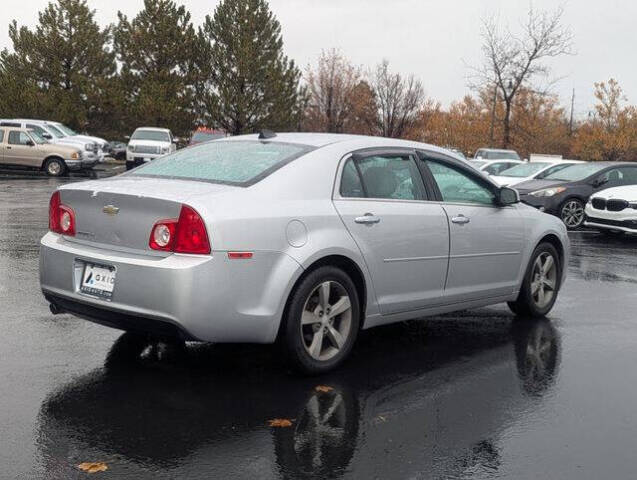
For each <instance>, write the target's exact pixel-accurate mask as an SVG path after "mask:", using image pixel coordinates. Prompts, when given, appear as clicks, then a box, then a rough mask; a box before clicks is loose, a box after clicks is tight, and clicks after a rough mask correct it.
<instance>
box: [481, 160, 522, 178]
mask: <svg viewBox="0 0 637 480" xmlns="http://www.w3.org/2000/svg"><path fill="white" fill-rule="evenodd" d="M521 163H525V162H522V160H471V165H473V166H474V167H475V168H477V169H478V170H480V171H482V172H484V173H485V174H487V175H496V176H497V175H500V174H501V173H502V172H504V171H505V170H508V169H509V168H513V167H515V166H516V165H520V164H521Z"/></svg>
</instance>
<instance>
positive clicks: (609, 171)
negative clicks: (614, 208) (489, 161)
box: [515, 162, 637, 229]
mask: <svg viewBox="0 0 637 480" xmlns="http://www.w3.org/2000/svg"><path fill="white" fill-rule="evenodd" d="M636 184H637V163H627V162H592V163H578V164H577V165H572V166H570V167H566V168H564V169H562V170H559V171H557V172H554V173H552V174H550V175H548V176H546V177H545V178H543V179H541V180H538V179H534V180H529V181H526V182H522V183H519V184H517V185H516V186H515V188H516V190H517V191H518V192H519V193H520V200H522V201H523V202H524V203H526V204H528V205H531V206H533V207H535V208H538V209H540V210H542V211H543V212H546V213H550V214H552V215H556V216H558V217H560V218H561V219H562V221H563V222H564V224H565V225H566V226H567V227H568V228H570V229H575V228H578V227H580V226H581V225H582V223H584V206H585V205H586V202H587V201H588V199H589V197H590V196H591V195H592V194H593V193H595V192H597V191H599V190H604V189H606V188H611V187H618V186H620V185H636Z"/></svg>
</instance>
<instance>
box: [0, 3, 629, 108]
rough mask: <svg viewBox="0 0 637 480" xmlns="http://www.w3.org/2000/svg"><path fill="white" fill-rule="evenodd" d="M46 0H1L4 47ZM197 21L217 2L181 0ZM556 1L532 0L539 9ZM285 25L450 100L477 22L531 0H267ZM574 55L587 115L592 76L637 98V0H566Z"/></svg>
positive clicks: (509, 15) (568, 75)
mask: <svg viewBox="0 0 637 480" xmlns="http://www.w3.org/2000/svg"><path fill="white" fill-rule="evenodd" d="M47 3H48V0H2V7H3V8H2V16H1V17H0V48H4V47H11V42H10V40H9V38H8V23H9V21H10V20H12V19H16V20H17V21H18V24H20V25H28V26H33V25H35V24H36V23H37V13H36V12H37V11H39V10H41V9H43V8H44V7H45V6H46V4H47ZM177 3H181V4H184V5H186V7H187V8H188V9H189V10H190V12H191V13H192V17H193V21H194V23H195V24H197V25H198V24H200V23H202V21H203V19H204V18H205V16H206V14H211V13H212V12H213V10H214V7H215V5H216V4H217V3H218V1H217V0H181V1H180V0H177ZM89 5H90V6H91V7H92V8H93V9H95V10H96V17H97V20H98V22H100V23H102V24H107V23H111V22H114V21H116V19H117V11H118V10H121V11H122V12H124V13H125V14H126V15H128V16H129V17H132V16H134V15H135V14H136V12H137V11H139V10H140V9H141V8H142V6H143V0H89ZM555 5H556V2H555V1H551V0H534V6H535V7H536V8H554V6H555ZM270 6H271V8H272V10H273V11H274V13H275V15H276V16H277V17H278V19H279V21H280V22H281V24H282V28H283V40H284V43H285V50H286V53H287V55H288V56H289V57H291V58H293V59H294V60H295V61H296V62H297V63H298V64H299V65H300V66H302V67H303V68H305V66H306V65H307V64H308V63H314V62H315V61H316V59H317V57H318V55H319V54H320V52H321V50H322V49H328V48H331V47H338V48H340V49H341V50H342V51H343V53H344V54H345V55H346V56H347V57H349V58H350V59H351V60H352V61H353V62H354V63H356V64H360V65H363V66H371V65H374V64H376V63H377V62H378V61H380V60H381V59H382V58H387V59H388V60H389V61H390V64H391V66H392V68H393V69H396V70H398V71H400V72H402V73H414V74H416V76H418V77H419V78H420V79H421V81H422V83H423V85H424V86H425V88H426V91H427V94H428V95H429V96H431V97H433V98H435V99H438V100H440V101H441V102H443V104H445V105H447V104H448V103H450V102H451V101H453V100H454V99H459V98H461V97H462V96H463V95H464V94H466V93H467V92H468V88H467V75H468V74H469V71H468V69H467V67H466V65H467V64H475V63H476V62H479V61H480V58H481V52H480V41H481V39H480V19H481V18H482V17H484V16H486V15H498V16H499V18H500V20H501V21H502V22H503V23H505V22H508V23H509V24H510V25H511V27H516V26H517V25H519V21H520V20H521V19H523V17H524V16H525V15H526V11H527V9H528V7H529V1H528V0H442V1H441V0H270ZM564 6H565V9H566V12H565V16H564V23H565V24H566V25H568V26H570V28H571V31H572V33H573V36H574V41H575V42H574V46H575V50H576V51H577V54H576V55H574V56H569V57H561V58H560V59H559V60H557V61H555V62H553V65H552V67H553V72H554V74H555V76H556V77H563V78H562V79H561V80H560V81H559V83H557V85H556V86H555V87H554V90H555V92H556V93H557V94H559V95H560V98H561V100H562V102H563V103H564V104H565V105H566V104H569V103H570V96H571V91H572V89H573V88H574V89H575V96H576V101H575V113H576V115H577V116H579V117H581V116H584V115H586V113H587V112H588V110H589V109H590V108H591V106H592V104H593V103H594V100H593V95H592V90H593V82H596V81H600V80H606V79H608V78H610V77H613V78H615V79H617V80H618V81H619V83H620V85H621V86H622V87H623V88H624V91H625V92H626V94H627V96H628V98H629V101H631V102H632V103H637V62H635V58H636V55H635V49H636V48H637V28H636V27H637V25H636V23H637V2H636V1H634V0H605V1H599V0H570V1H567V2H565V3H564Z"/></svg>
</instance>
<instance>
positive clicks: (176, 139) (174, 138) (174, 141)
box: [173, 137, 181, 145]
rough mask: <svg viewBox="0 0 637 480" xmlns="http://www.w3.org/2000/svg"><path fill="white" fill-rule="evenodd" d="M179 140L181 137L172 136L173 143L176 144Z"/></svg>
mask: <svg viewBox="0 0 637 480" xmlns="http://www.w3.org/2000/svg"><path fill="white" fill-rule="evenodd" d="M179 142H181V139H180V138H177V137H173V143H174V144H175V145H177V144H178V143H179Z"/></svg>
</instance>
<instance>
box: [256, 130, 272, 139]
mask: <svg viewBox="0 0 637 480" xmlns="http://www.w3.org/2000/svg"><path fill="white" fill-rule="evenodd" d="M274 137H276V133H274V132H273V131H272V130H260V131H259V140H267V139H268V138H274Z"/></svg>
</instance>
